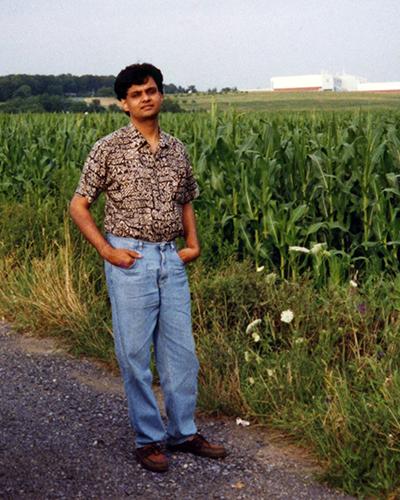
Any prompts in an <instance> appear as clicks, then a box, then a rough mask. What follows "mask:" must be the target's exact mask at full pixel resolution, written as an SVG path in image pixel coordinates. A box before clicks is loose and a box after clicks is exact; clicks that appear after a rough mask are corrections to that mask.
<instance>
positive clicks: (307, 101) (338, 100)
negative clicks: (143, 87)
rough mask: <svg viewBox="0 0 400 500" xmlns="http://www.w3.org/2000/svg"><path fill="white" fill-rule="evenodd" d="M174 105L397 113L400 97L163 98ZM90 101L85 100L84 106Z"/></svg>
mask: <svg viewBox="0 0 400 500" xmlns="http://www.w3.org/2000/svg"><path fill="white" fill-rule="evenodd" d="M166 97H168V98H169V99H172V100H176V101H178V103H179V105H180V106H181V107H182V109H184V110H185V111H208V110H209V109H210V106H211V104H212V103H213V102H215V103H216V104H217V106H218V109H220V110H224V109H227V108H229V107H233V108H235V109H237V110H238V111H324V110H326V111H335V110H342V111H345V110H357V109H364V110H367V109H370V110H372V109H374V110H376V109H399V110H400V93H393V94H392V93H381V94H378V93H369V92H365V93H364V92H363V93H361V92H360V93H359V92H291V93H286V92H285V93H281V92H229V93H225V94H207V93H203V92H198V93H196V94H177V95H168V94H167V95H166ZM92 99H93V98H92V97H88V98H85V101H86V102H87V103H90V102H91V101H92ZM97 99H98V100H99V101H100V104H101V105H102V106H106V107H107V106H109V105H111V104H117V105H119V101H118V100H117V99H115V98H114V97H99V98H97Z"/></svg>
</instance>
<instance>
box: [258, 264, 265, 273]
mask: <svg viewBox="0 0 400 500" xmlns="http://www.w3.org/2000/svg"><path fill="white" fill-rule="evenodd" d="M264 267H265V266H258V267H257V269H256V270H257V272H258V273H261V271H264Z"/></svg>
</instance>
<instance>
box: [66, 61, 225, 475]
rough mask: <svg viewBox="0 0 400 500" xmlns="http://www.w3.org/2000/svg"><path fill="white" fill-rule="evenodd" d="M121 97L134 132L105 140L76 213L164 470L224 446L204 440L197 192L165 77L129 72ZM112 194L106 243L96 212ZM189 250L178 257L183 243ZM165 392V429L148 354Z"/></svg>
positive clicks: (132, 397) (139, 443)
mask: <svg viewBox="0 0 400 500" xmlns="http://www.w3.org/2000/svg"><path fill="white" fill-rule="evenodd" d="M115 91H116V94H117V97H118V99H119V100H120V101H121V103H122V108H123V110H124V111H125V113H126V114H128V115H129V116H130V124H129V125H127V126H125V127H122V128H120V129H119V130H116V131H115V132H113V133H111V134H109V135H107V136H106V137H103V138H102V139H100V140H99V141H97V142H96V143H95V145H94V146H93V148H92V150H91V152H90V154H89V156H88V158H87V160H86V163H85V165H84V168H83V171H82V175H81V178H80V182H79V185H78V187H77V189H76V192H75V195H74V197H73V199H72V201H71V204H70V213H71V217H72V219H73V220H74V222H75V223H76V224H77V226H78V228H79V229H80V231H81V232H82V233H83V235H84V236H85V238H86V239H87V240H88V241H89V242H90V243H91V244H92V245H93V246H94V247H95V248H96V250H97V251H98V253H99V254H100V256H101V257H102V258H103V259H104V261H105V262H104V265H105V273H106V281H107V289H108V293H109V297H110V302H111V309H112V320H113V333H114V343H115V352H116V356H117V359H118V363H119V366H120V369H121V374H122V378H123V382H124V388H125V393H126V396H127V400H128V411H129V417H130V422H131V424H132V426H133V428H134V429H135V431H136V456H137V459H138V461H139V462H140V463H141V464H142V466H143V467H145V468H147V469H150V470H152V471H157V472H163V471H166V470H167V469H168V459H167V456H166V455H165V453H164V451H163V448H162V447H161V446H160V444H161V443H163V442H164V441H166V446H167V449H169V450H171V451H183V452H189V453H194V454H196V455H200V456H206V457H211V458H223V457H225V456H226V451H225V449H224V447H222V446H218V445H214V444H210V443H209V442H208V441H207V440H206V439H205V438H204V437H203V436H201V435H200V434H198V433H197V429H196V425H195V422H194V411H195V406H196V396H197V373H198V361H197V357H196V354H195V346H194V341H193V335H192V326H191V312H190V291H189V284H188V278H187V272H186V269H185V265H186V264H187V263H188V262H191V261H193V260H195V259H196V258H197V257H198V256H199V255H200V245H199V242H198V239H197V234H196V223H195V214H194V210H193V208H192V205H191V203H190V202H191V201H192V200H193V199H194V198H196V197H197V196H198V194H199V190H198V186H197V183H196V180H195V179H194V177H193V173H192V167H191V164H190V161H189V159H188V155H187V153H186V151H185V148H184V146H183V144H182V143H181V142H180V141H179V140H178V139H176V138H174V137H172V136H170V135H168V134H166V133H165V132H163V131H161V130H160V128H159V125H158V115H159V112H160V108H161V104H162V101H163V76H162V74H161V72H160V70H159V69H158V68H156V67H154V66H153V65H151V64H133V65H131V66H127V67H126V68H125V69H124V70H122V71H121V72H120V73H119V75H118V76H117V78H116V81H115ZM102 191H103V192H104V193H105V195H106V207H105V220H104V226H105V232H106V237H105V238H104V237H103V235H102V233H101V232H100V230H99V229H98V227H97V226H96V224H95V222H94V220H93V218H92V216H91V213H90V206H91V204H92V203H93V202H94V201H95V200H96V198H97V197H98V195H99V194H100V192H102ZM178 236H184V238H185V244H186V246H185V247H184V248H182V249H181V250H179V252H178V251H177V249H176V245H175V241H174V240H175V238H177V237H178ZM152 344H154V353H155V359H156V365H157V370H158V373H159V376H160V382H161V386H162V389H163V393H164V400H165V407H166V413H167V417H168V426H167V429H165V428H164V425H163V422H162V420H161V416H160V412H159V409H158V406H157V403H156V400H155V397H154V394H153V391H152V386H151V384H152V374H151V370H150V347H151V345H152Z"/></svg>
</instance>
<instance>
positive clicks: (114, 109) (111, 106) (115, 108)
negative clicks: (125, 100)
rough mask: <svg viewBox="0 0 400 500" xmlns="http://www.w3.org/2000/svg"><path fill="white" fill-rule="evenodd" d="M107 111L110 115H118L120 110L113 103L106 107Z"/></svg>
mask: <svg viewBox="0 0 400 500" xmlns="http://www.w3.org/2000/svg"><path fill="white" fill-rule="evenodd" d="M107 111H110V113H120V112H121V108H120V107H119V106H118V104H115V103H113V104H110V105H109V106H107Z"/></svg>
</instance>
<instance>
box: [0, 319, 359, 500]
mask: <svg viewBox="0 0 400 500" xmlns="http://www.w3.org/2000/svg"><path fill="white" fill-rule="evenodd" d="M0 378H1V384H0V395H1V402H0V404H1V412H0V498H2V499H12V500H14V499H19V498H29V499H30V498H34V499H36V498H37V499H39V498H40V499H48V498H49V499H50V498H61V499H62V498H65V499H67V498H68V499H71V498H74V499H75V498H85V499H92V498H93V499H111V498H112V499H120V498H144V499H152V500H153V499H156V498H157V499H158V498H168V499H179V500H181V499H191V500H193V499H212V498H215V499H231V498H232V499H290V500H293V499H296V500H297V499H303V498H304V499H345V498H347V499H350V498H352V497H349V496H345V495H342V494H340V493H338V492H335V491H334V490H331V489H329V488H327V487H325V486H323V485H321V484H318V483H317V482H316V481H315V479H313V477H314V475H315V473H317V472H318V471H319V469H318V467H317V465H316V464H315V463H314V462H313V461H312V459H311V458H310V457H308V456H307V455H306V453H305V452H302V451H301V450H300V449H299V448H295V447H293V446H289V445H287V444H282V443H281V444H279V443H278V442H277V435H276V433H271V432H268V431H266V430H265V429H262V430H261V429H257V428H252V427H251V426H250V427H245V428H244V427H238V426H237V425H236V423H235V421H234V419H228V418H224V419H210V418H207V417H202V416H200V415H199V416H198V418H197V422H198V425H199V428H200V429H201V432H202V433H204V434H205V435H206V436H207V437H209V438H211V439H213V440H216V441H219V442H222V443H223V444H225V445H226V446H227V447H228V449H229V450H230V455H229V456H228V457H227V458H226V459H225V460H224V461H213V460H210V459H204V458H197V457H192V456H188V455H183V454H174V455H172V456H171V457H170V458H171V467H170V470H169V471H168V472H167V473H166V474H154V473H151V472H148V471H145V470H143V469H142V468H141V467H140V466H139V465H138V464H137V463H136V461H135V457H134V446H133V432H132V430H131V428H130V426H129V422H128V416H127V409H126V404H125V397H124V394H123V389H122V384H121V380H120V378H119V377H114V376H112V375H110V374H109V373H106V372H105V371H104V370H103V369H102V368H101V366H99V365H97V364H95V363H93V362H91V361H88V360H77V359H75V358H73V357H71V356H70V355H68V354H66V353H65V352H64V351H62V350H60V349H58V348H57V347H56V344H55V341H54V340H52V339H36V338H34V337H30V336H26V335H20V334H18V333H15V332H13V331H12V330H11V329H10V328H9V327H8V326H7V325H6V324H4V323H0Z"/></svg>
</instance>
